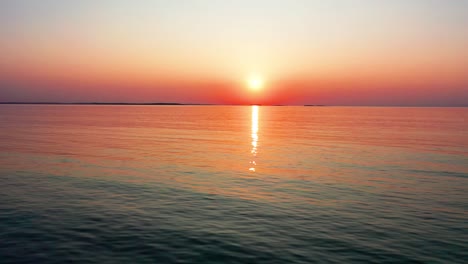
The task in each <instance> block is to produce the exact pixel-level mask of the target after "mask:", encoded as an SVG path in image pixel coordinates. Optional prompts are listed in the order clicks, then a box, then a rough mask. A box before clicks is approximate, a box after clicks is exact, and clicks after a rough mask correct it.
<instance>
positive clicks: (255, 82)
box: [247, 76, 264, 91]
mask: <svg viewBox="0 0 468 264" xmlns="http://www.w3.org/2000/svg"><path fill="white" fill-rule="evenodd" d="M263 85H264V82H263V79H262V78H261V77H259V76H252V77H250V78H248V79H247V87H249V89H250V90H252V91H258V90H260V89H262V88H263Z"/></svg>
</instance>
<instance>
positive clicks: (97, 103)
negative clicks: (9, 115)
mask: <svg viewBox="0 0 468 264" xmlns="http://www.w3.org/2000/svg"><path fill="white" fill-rule="evenodd" d="M0 104H17V105H18V104H36V105H231V104H196V103H118V102H110V103H102V102H101V103H99V102H81V103H79V102H74V103H64V102H0ZM235 105H259V106H261V105H265V104H235ZM266 106H288V105H279V104H276V105H266ZM297 106H302V105H297ZM303 106H325V105H312V104H307V105H303Z"/></svg>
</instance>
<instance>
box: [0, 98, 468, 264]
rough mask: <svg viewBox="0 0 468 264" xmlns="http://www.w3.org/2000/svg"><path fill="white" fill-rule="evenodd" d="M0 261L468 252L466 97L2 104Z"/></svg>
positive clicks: (282, 259) (323, 259) (463, 258)
mask: <svg viewBox="0 0 468 264" xmlns="http://www.w3.org/2000/svg"><path fill="white" fill-rule="evenodd" d="M0 183H1V184H0V263H67V262H76V263H466V262H467V261H468V246H467V245H468V231H467V230H468V108H383V107H375V108H371V107H369V108H367V107H354V108H347V107H265V106H261V107H250V106H85V105H83V106H71V105H70V106H66V105H62V106H60V105H50V106H47V105H1V106H0Z"/></svg>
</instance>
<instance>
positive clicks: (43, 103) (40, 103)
mask: <svg viewBox="0 0 468 264" xmlns="http://www.w3.org/2000/svg"><path fill="white" fill-rule="evenodd" d="M0 104H14V105H22V104H33V105H215V104H184V103H95V102H91V103H60V102H0Z"/></svg>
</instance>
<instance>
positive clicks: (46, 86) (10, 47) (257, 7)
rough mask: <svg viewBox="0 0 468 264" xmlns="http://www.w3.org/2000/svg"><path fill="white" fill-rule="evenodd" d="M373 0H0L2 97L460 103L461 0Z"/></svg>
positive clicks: (465, 9) (465, 89)
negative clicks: (251, 79)
mask: <svg viewBox="0 0 468 264" xmlns="http://www.w3.org/2000/svg"><path fill="white" fill-rule="evenodd" d="M376 2H377V1H370V0H368V1H353V0H348V1H338V0H337V1H329V2H328V1H327V3H323V1H299V0H298V1H266V0H265V1H261V0H259V1H236V2H235V3H227V2H225V1H208V0H205V1H203V0H199V1H195V0H194V1H183V2H182V1H170V2H168V1H148V2H146V1H143V2H139V3H135V1H100V2H99V3H96V1H87V0H85V1H79V3H64V2H63V1H57V0H47V1H41V4H39V3H38V1H27V0H20V1H2V2H1V3H0V10H1V11H0V16H1V18H0V22H2V23H1V26H0V30H1V31H0V34H1V36H2V41H1V42H0V51H1V53H0V89H1V90H0V101H3V102H5V101H49V102H50V101H60V102H96V101H99V102H169V101H170V102H183V103H228V104H250V103H255V104H257V103H261V104H332V105H449V106H450V105H467V104H468V103H467V102H468V70H467V69H468V52H466V47H468V31H467V30H466V28H468V4H467V2H463V1H418V0H416V1H411V3H408V2H409V1H388V2H385V3H382V2H379V3H376ZM252 74H256V75H259V76H261V77H262V79H263V80H264V82H265V84H264V87H263V89H261V90H260V91H256V92H254V91H251V90H250V89H248V87H247V85H246V79H247V78H248V76H250V75H252Z"/></svg>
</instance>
